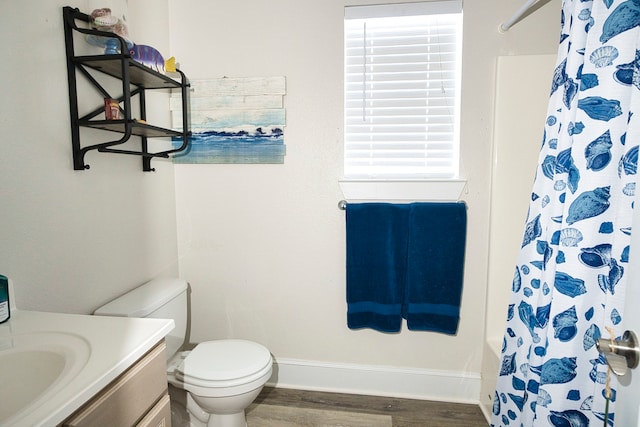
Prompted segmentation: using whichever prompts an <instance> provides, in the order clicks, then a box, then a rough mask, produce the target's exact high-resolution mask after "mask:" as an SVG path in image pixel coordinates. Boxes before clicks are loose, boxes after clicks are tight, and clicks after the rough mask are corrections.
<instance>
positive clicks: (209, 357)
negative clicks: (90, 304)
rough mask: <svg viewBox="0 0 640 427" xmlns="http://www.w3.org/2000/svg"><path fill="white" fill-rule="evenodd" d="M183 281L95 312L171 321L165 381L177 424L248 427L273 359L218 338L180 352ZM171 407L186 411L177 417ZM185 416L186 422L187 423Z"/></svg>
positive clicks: (138, 292)
mask: <svg viewBox="0 0 640 427" xmlns="http://www.w3.org/2000/svg"><path fill="white" fill-rule="evenodd" d="M187 289H188V285H187V282H186V281H184V280H181V279H175V278H163V279H154V280H151V281H149V282H147V283H145V284H144V285H142V286H140V287H138V288H136V289H134V290H132V291H130V292H128V293H126V294H124V295H122V296H121V297H119V298H117V299H115V300H113V301H111V302H110V303H108V304H106V305H104V306H102V307H100V308H99V309H97V310H96V311H95V312H94V314H95V315H101V316H123V317H153V318H161V319H173V320H174V321H175V323H176V327H175V329H174V330H173V331H172V332H171V333H170V334H169V335H168V336H167V337H166V344H167V359H168V363H167V377H168V381H169V384H170V385H172V386H173V387H169V392H170V395H171V405H172V412H174V414H175V415H177V417H182V418H183V419H182V420H175V421H177V422H176V423H175V424H178V425H179V424H181V423H183V424H186V425H191V426H208V427H246V418H245V413H244V410H245V408H247V407H248V406H249V405H250V404H251V402H253V400H254V399H255V398H256V397H257V396H258V394H259V393H260V391H261V390H262V387H263V386H264V384H265V383H266V382H267V380H268V379H269V378H270V377H271V372H272V365H273V360H272V358H271V354H270V353H269V350H267V349H266V348H265V347H263V346H262V345H260V344H258V343H255V342H251V341H245V340H218V341H207V342H203V343H200V344H198V345H197V346H196V347H195V348H194V349H193V350H191V351H180V352H179V351H178V350H180V349H181V347H182V346H183V345H184V344H185V338H186V330H187V316H188V314H187ZM174 406H175V407H178V408H180V407H184V408H186V413H184V414H182V415H180V412H181V411H180V410H179V409H178V410H177V411H174ZM185 418H186V419H185Z"/></svg>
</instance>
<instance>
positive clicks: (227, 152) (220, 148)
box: [172, 128, 286, 164]
mask: <svg viewBox="0 0 640 427" xmlns="http://www.w3.org/2000/svg"><path fill="white" fill-rule="evenodd" d="M189 142H190V144H189V148H188V149H187V150H185V151H183V152H180V153H178V154H176V155H174V156H173V162H174V163H220V164H222V163H249V164H251V163H253V164H256V163H268V164H279V163H284V156H285V154H286V148H285V145H284V134H283V132H282V129H279V128H274V129H271V130H270V131H269V132H265V131H263V130H262V128H257V129H256V130H255V131H254V132H248V131H244V130H242V131H238V132H228V131H214V130H210V131H204V132H196V133H193V134H192V135H191V136H190V137H189ZM172 143H173V145H174V147H179V146H180V145H181V144H182V138H180V137H174V138H173V139H172Z"/></svg>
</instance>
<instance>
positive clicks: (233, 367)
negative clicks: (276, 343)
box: [175, 340, 273, 389]
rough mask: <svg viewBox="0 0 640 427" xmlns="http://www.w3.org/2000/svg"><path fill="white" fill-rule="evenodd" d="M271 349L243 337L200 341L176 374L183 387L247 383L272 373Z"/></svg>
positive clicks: (211, 387)
mask: <svg viewBox="0 0 640 427" xmlns="http://www.w3.org/2000/svg"><path fill="white" fill-rule="evenodd" d="M272 364H273V360H272V358H271V353H269V350H267V349H266V348H265V347H263V346H262V345H260V344H258V343H255V342H252V341H245V340H217V341H208V342H203V343H200V344H198V345H197V346H196V348H194V349H193V350H192V351H191V352H189V353H188V354H187V356H186V357H184V358H183V359H182V360H181V362H180V363H179V364H178V366H177V367H176V369H175V378H176V379H177V380H179V381H181V382H182V383H183V384H184V388H185V389H189V388H190V387H189V386H196V387H198V388H204V389H207V388H208V389H220V388H229V387H236V386H242V385H249V384H250V383H253V382H254V381H256V380H261V381H263V380H264V379H263V377H265V376H266V375H267V374H268V375H269V376H270V375H271V369H272Z"/></svg>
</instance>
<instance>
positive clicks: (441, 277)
mask: <svg viewBox="0 0 640 427" xmlns="http://www.w3.org/2000/svg"><path fill="white" fill-rule="evenodd" d="M466 229H467V208H466V205H465V204H464V203H414V204H412V205H411V212H410V215H409V237H408V253H407V286H406V291H405V300H404V303H405V304H404V311H403V315H404V317H405V319H407V327H408V328H409V329H411V330H426V331H438V332H443V333H446V334H455V333H456V331H457V329H458V321H459V318H460V299H461V297H462V281H463V275H464V252H465V240H466Z"/></svg>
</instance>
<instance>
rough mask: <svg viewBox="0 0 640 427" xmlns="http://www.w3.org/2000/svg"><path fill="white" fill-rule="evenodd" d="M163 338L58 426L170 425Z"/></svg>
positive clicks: (144, 426)
mask: <svg viewBox="0 0 640 427" xmlns="http://www.w3.org/2000/svg"><path fill="white" fill-rule="evenodd" d="M166 360H167V359H166V345H165V342H164V340H162V341H161V342H160V343H158V344H157V345H156V346H155V347H154V348H152V349H151V350H149V352H147V354H145V355H144V356H142V357H141V358H140V359H139V360H138V361H137V362H136V363H134V364H133V365H132V366H131V367H129V369H127V370H126V371H125V372H124V373H122V374H121V375H120V376H119V377H118V378H116V379H115V380H113V381H112V382H111V383H110V384H109V385H107V386H106V387H105V388H104V389H102V390H101V391H100V392H99V393H98V394H97V395H95V396H94V397H93V398H91V400H89V401H88V402H87V403H85V404H84V405H83V406H82V407H80V409H78V410H77V411H76V412H74V413H73V414H72V415H71V416H70V417H69V418H67V420H65V421H64V422H63V423H62V424H61V426H62V427H88V426H92V427H102V426H112V427H129V426H140V427H171V409H170V406H169V394H168V386H167V373H166V363H167V362H166Z"/></svg>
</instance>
